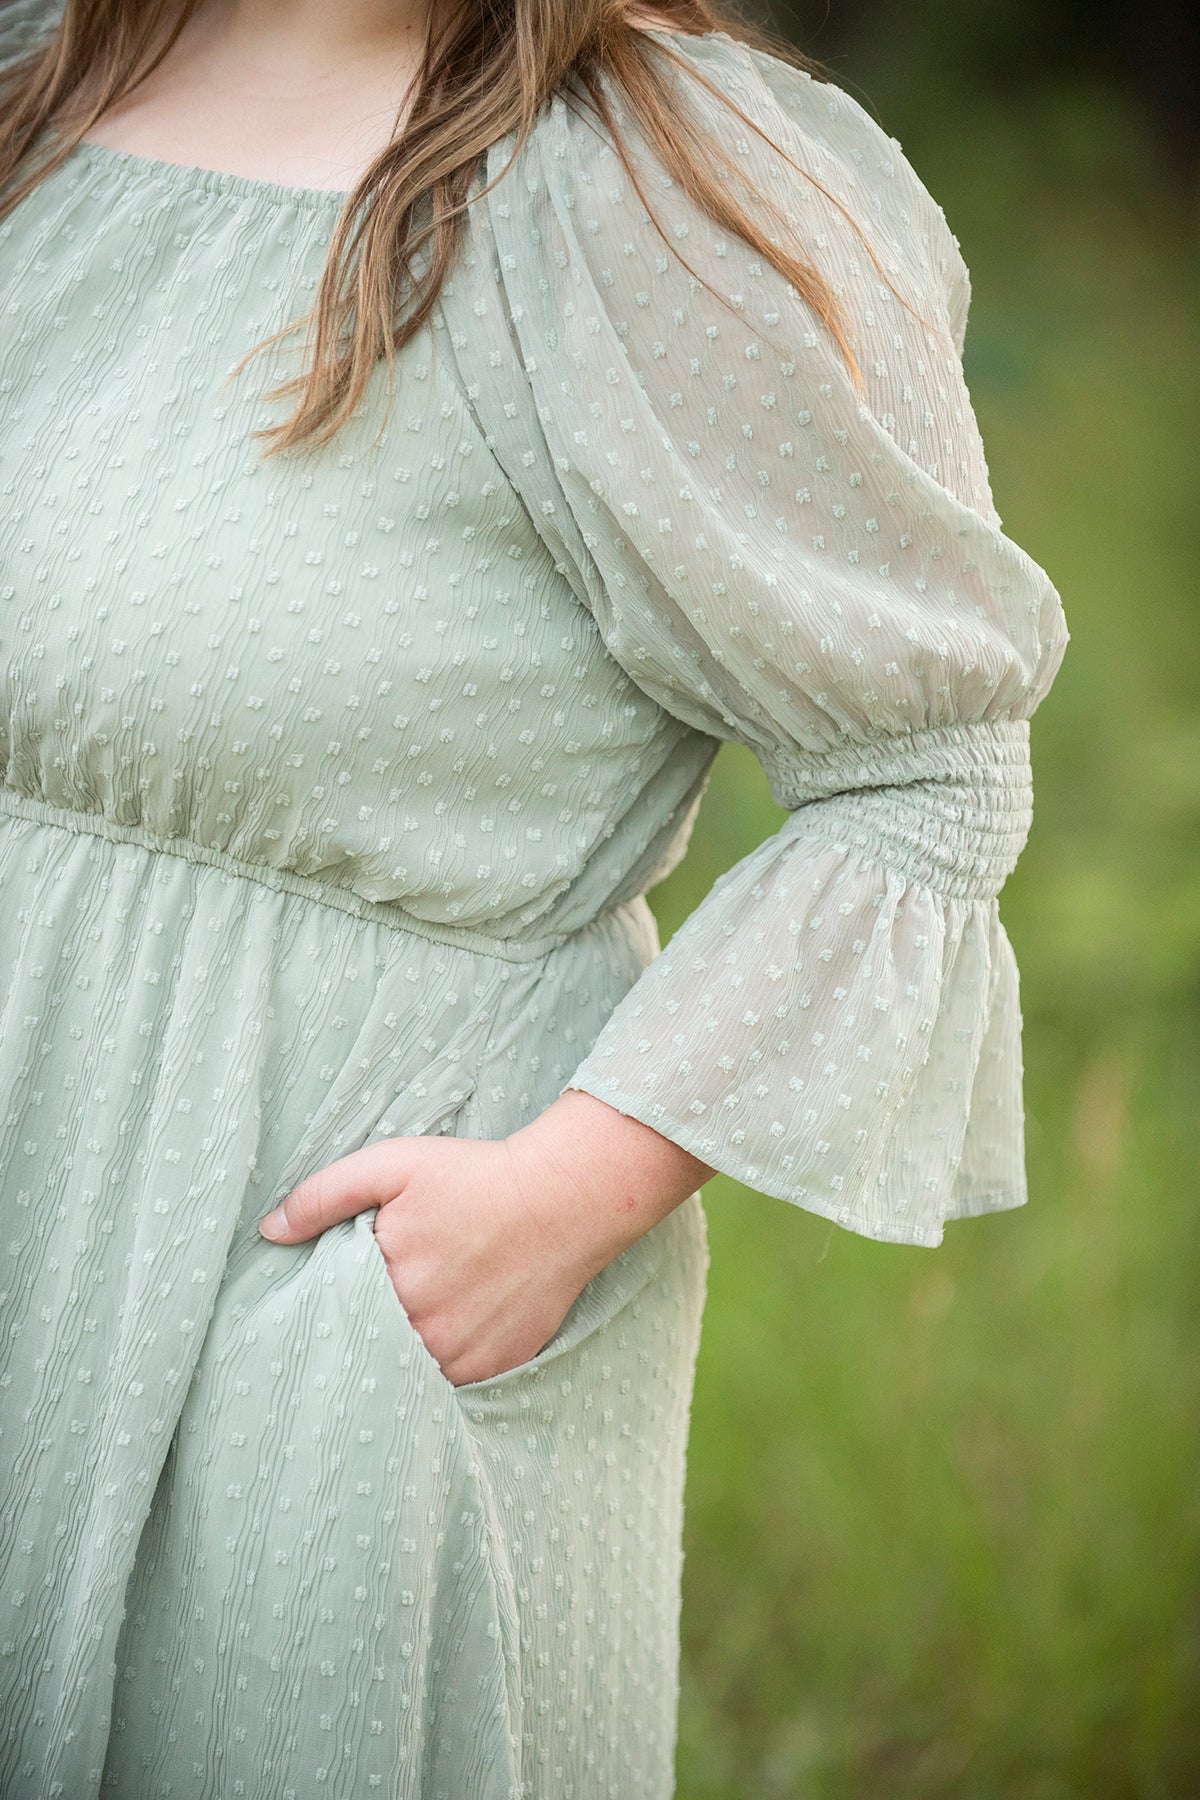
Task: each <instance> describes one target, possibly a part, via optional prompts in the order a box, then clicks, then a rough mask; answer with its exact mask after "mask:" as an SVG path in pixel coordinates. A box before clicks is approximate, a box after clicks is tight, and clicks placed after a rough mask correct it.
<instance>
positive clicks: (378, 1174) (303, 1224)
mask: <svg viewBox="0 0 1200 1800" xmlns="http://www.w3.org/2000/svg"><path fill="white" fill-rule="evenodd" d="M403 1141H404V1140H403V1139H402V1138H381V1139H380V1141H379V1142H378V1143H376V1144H364V1146H363V1148H362V1149H361V1150H352V1151H351V1152H350V1154H349V1156H342V1157H339V1158H338V1160H337V1161H336V1162H331V1163H328V1164H327V1165H326V1166H325V1168H323V1169H317V1170H315V1171H314V1173H313V1174H311V1175H306V1176H305V1178H304V1180H303V1181H302V1182H300V1183H299V1185H298V1186H297V1187H294V1188H293V1189H292V1191H291V1193H290V1194H288V1195H287V1197H286V1198H285V1199H284V1200H282V1201H280V1203H279V1205H278V1206H277V1207H276V1208H275V1210H274V1211H273V1212H269V1213H268V1214H267V1215H266V1217H265V1218H263V1219H260V1220H259V1224H258V1229H259V1231H260V1232H261V1233H262V1235H263V1236H264V1237H267V1238H270V1239H271V1241H272V1242H273V1243H276V1244H299V1243H303V1242H304V1240H305V1239H306V1238H311V1237H316V1236H318V1235H319V1233H321V1232H322V1231H328V1229H329V1227H330V1226H331V1225H337V1224H339V1223H340V1222H341V1220H343V1219H352V1218H353V1217H354V1215H355V1213H360V1212H365V1211H366V1209H367V1207H368V1206H383V1205H384V1204H385V1203H386V1202H387V1201H388V1200H394V1199H395V1198H396V1195H397V1194H398V1193H399V1192H400V1190H401V1188H402V1187H403V1186H404V1168H403V1152H402V1151H401V1150H400V1148H399V1146H400V1145H401V1144H402V1143H403Z"/></svg>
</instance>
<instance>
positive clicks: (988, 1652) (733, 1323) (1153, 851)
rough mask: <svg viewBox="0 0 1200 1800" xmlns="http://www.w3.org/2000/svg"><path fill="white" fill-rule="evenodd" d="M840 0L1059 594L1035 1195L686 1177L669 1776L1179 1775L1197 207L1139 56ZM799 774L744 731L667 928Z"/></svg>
mask: <svg viewBox="0 0 1200 1800" xmlns="http://www.w3.org/2000/svg"><path fill="white" fill-rule="evenodd" d="M846 10H847V14H848V15H849V16H850V18H851V19H852V20H853V22H854V28H855V31H856V32H858V33H859V36H858V38H857V40H856V41H857V44H858V46H859V48H858V50H857V51H856V54H855V58H854V61H853V63H852V64H851V65H850V68H852V70H853V72H854V74H855V77H856V79H855V80H851V79H850V69H848V68H847V67H838V68H836V69H834V70H833V73H834V75H835V78H836V79H838V80H839V81H840V82H841V83H842V84H843V85H844V86H847V87H848V88H849V89H850V91H852V92H854V93H855V94H856V97H857V98H859V99H860V100H862V101H863V103H864V104H867V105H868V106H869V108H871V110H873V111H874V112H875V113H876V116H878V117H880V118H881V120H882V121H883V123H884V124H885V126H886V128H887V129H888V130H889V131H890V132H891V133H892V134H893V135H895V136H896V137H897V138H898V139H899V140H900V142H901V143H902V144H903V146H904V148H905V151H906V153H907V154H908V155H909V157H910V159H911V160H912V161H913V163H914V164H915V165H916V167H917V169H918V171H919V172H920V174H921V175H922V177H923V179H924V180H925V181H926V183H927V185H928V186H929V187H930V188H931V190H932V191H933V192H934V193H935V194H936V196H937V198H938V199H939V201H940V202H941V203H942V205H943V206H944V208H945V210H946V213H947V215H948V217H949V219H950V221H951V224H952V225H953V226H954V229H955V230H956V232H957V234H958V236H959V238H960V240H961V242H962V245H963V250H964V253H965V255H966V258H967V261H968V263H969V264H970V266H971V269H972V274H973V278H974V291H975V298H974V302H973V307H972V315H971V324H970V329H969V332H968V350H967V373H968V378H969V380H970V383H971V388H972V393H973V396H974V399H975V403H976V407H977V410H978V412H979V416H980V421H981V425H982V428H983V433H984V439H985V442H986V444H987V446H988V453H989V462H990V466H991V472H992V480H993V487H994V490H995V495H996V500H997V504H998V506H999V508H1000V511H1001V514H1002V516H1003V518H1004V522H1005V527H1006V529H1007V531H1008V532H1009V534H1010V535H1011V536H1012V537H1014V538H1015V539H1016V540H1017V542H1019V543H1020V544H1022V545H1023V546H1024V547H1025V548H1026V549H1027V550H1028V551H1029V552H1030V553H1031V554H1032V555H1033V556H1035V557H1036V558H1037V559H1038V561H1039V562H1041V563H1042V564H1043V566H1044V567H1045V568H1046V569H1047V570H1048V571H1049V572H1050V574H1051V576H1052V578H1053V579H1054V581H1055V582H1056V585H1057V586H1058V587H1059V589H1060V591H1061V593H1062V595H1063V601H1064V605H1065V607H1066V612H1067V619H1068V623H1069V625H1070V628H1071V633H1072V639H1071V643H1070V645H1069V646H1068V649H1067V654H1066V660H1065V662H1064V664H1063V668H1062V670H1061V672H1060V675H1059V677H1058V680H1057V682H1056V684H1055V687H1054V689H1053V691H1052V692H1051V694H1050V696H1049V698H1048V699H1047V700H1046V701H1045V703H1044V704H1043V706H1042V707H1041V709H1040V710H1039V711H1038V713H1037V714H1036V715H1035V717H1034V720H1033V726H1032V733H1033V757H1034V775H1035V791H1036V800H1035V819H1034V826H1033V831H1032V834H1031V837H1030V840H1029V844H1028V846H1027V848H1026V850H1025V853H1024V855H1023V857H1022V859H1021V862H1020V864H1019V866H1018V868H1017V870H1016V871H1015V873H1014V874H1013V875H1012V877H1011V878H1010V880H1009V881H1008V883H1007V884H1006V886H1005V889H1004V892H1003V895H1002V897H1001V903H1000V906H1001V917H1002V918H1003V920H1004V922H1005V925H1006V927H1007V930H1008V933H1009V936H1010V938H1011V939H1012V942H1013V945H1014V948H1015V950H1016V953H1017V958H1018V961H1019V963H1020V967H1021V972H1022V1006H1023V1012H1024V1017H1025V1064H1026V1074H1025V1087H1026V1110H1027V1122H1026V1143H1027V1162H1028V1169H1029V1180H1030V1190H1031V1204H1030V1206H1029V1207H1028V1208H1026V1209H1025V1210H1024V1211H1020V1212H1016V1213H1010V1214H1004V1215H999V1216H996V1217H994V1218H991V1219H982V1220H972V1221H963V1222H962V1223H959V1224H956V1225H952V1226H950V1227H949V1229H948V1231H947V1236H946V1241H945V1243H944V1244H943V1245H942V1246H941V1247H940V1248H939V1249H937V1250H909V1249H906V1248H902V1247H898V1246H891V1245H879V1244H873V1243H869V1242H867V1241H866V1240H864V1239H861V1238H858V1237H855V1236H853V1235H852V1234H850V1233H847V1232H844V1231H841V1230H839V1229H837V1228H836V1227H832V1226H829V1225H827V1224H825V1223H823V1222H822V1221H820V1220H818V1219H816V1218H814V1217H812V1216H811V1215H808V1214H805V1213H803V1212H801V1211H799V1210H798V1209H794V1208H791V1207H788V1206H787V1205H785V1204H784V1203H783V1202H780V1201H776V1200H772V1199H769V1198H767V1197H764V1196H762V1195H759V1194H755V1193H752V1192H748V1191H746V1190H744V1189H740V1188H738V1187H736V1186H735V1185H734V1184H733V1183H731V1182H728V1181H725V1180H716V1181H714V1182H713V1183H711V1184H710V1186H709V1187H708V1188H707V1189H706V1194H705V1202H706V1209H707V1212H708V1216H709V1231H710V1240H711V1244H712V1259H713V1260H712V1269H711V1272H710V1283H709V1296H710V1297H709V1305H708V1311H707V1315H706V1322H705V1332H704V1340H703V1344H702V1348H701V1357H700V1367H699V1370H698V1378H697V1388H696V1398H695V1404H694V1409H693V1433H692V1447H691V1457H690V1465H689V1485H688V1515H687V1527H686V1536H685V1547H686V1551H687V1556H686V1562H685V1576H684V1616H683V1635H684V1692H683V1706H682V1714H681V1735H680V1748H679V1788H678V1800H1195V1797H1196V1796H1198V1795H1200V1482H1198V1481H1197V1478H1196V1468H1195V1465H1196V1445H1197V1442H1198V1427H1200V1231H1198V1230H1197V1220H1196V1213H1197V1199H1198V1198H1200V1195H1198V1191H1197V1190H1198V1187H1200V1177H1198V1173H1197V1170H1198V1159H1197V1148H1198V1141H1200V1134H1198V1131H1197V1112H1198V1108H1197V1097H1198V1094H1200V618H1198V617H1197V612H1196V583H1195V573H1194V572H1195V569H1196V566H1197V549H1198V548H1200V546H1198V545H1197V542H1196V538H1197V524H1196V504H1195V494H1194V490H1195V471H1194V462H1195V455H1194V449H1193V443H1194V434H1195V419H1196V416H1197V402H1198V399H1200V395H1198V393H1197V388H1198V387H1200V377H1198V371H1197V358H1196V337H1195V333H1196V322H1197V310H1198V309H1197V305H1196V288H1197V282H1196V276H1197V269H1196V245H1195V240H1194V235H1193V231H1192V222H1191V220H1190V219H1189V218H1188V217H1187V216H1186V211H1187V209H1186V203H1185V201H1184V200H1183V199H1182V198H1181V193H1180V187H1179V182H1178V173H1179V171H1178V168H1177V167H1176V166H1175V165H1174V164H1173V163H1172V159H1171V151H1170V148H1169V143H1168V139H1167V137H1166V136H1165V135H1164V134H1163V133H1162V132H1161V131H1160V130H1159V129H1158V128H1157V127H1156V125H1155V124H1154V122H1153V120H1152V119H1151V117H1150V114H1149V112H1148V110H1147V108H1146V106H1145V105H1144V104H1143V100H1142V97H1141V96H1140V95H1139V94H1138V93H1137V92H1134V91H1128V90H1126V89H1125V88H1122V87H1121V86H1120V85H1117V84H1115V83H1111V82H1108V81H1106V80H1104V79H1102V78H1101V77H1100V76H1099V75H1098V74H1087V73H1083V74H1081V73H1080V72H1079V71H1078V70H1076V69H1070V70H1067V71H1063V72H1060V76H1061V78H1060V79H1058V80H1055V79H1052V78H1051V75H1050V73H1047V74H1046V75H1045V77H1044V78H1043V79H1040V80H1039V81H1037V82H1035V83H1031V84H1029V86H1028V88H1027V89H1017V90H1013V89H1011V88H1010V89H1009V90H1008V91H1004V90H1003V89H1002V88H1001V87H996V86H994V85H993V84H991V83H990V82H989V81H988V80H986V79H984V78H982V77H981V78H980V79H979V80H978V81H973V80H972V69H973V65H972V64H971V62H970V58H969V56H968V55H967V51H966V49H965V48H964V47H963V46H964V45H965V44H966V41H967V39H968V38H969V37H970V36H971V33H972V32H974V31H977V30H978V29H979V28H980V26H979V20H978V19H977V18H973V19H967V18H966V15H963V16H962V17H961V18H960V17H959V15H955V18H956V19H957V20H958V24H959V26H960V27H961V31H960V35H959V38H958V40H957V42H958V44H959V49H958V50H957V51H956V52H955V53H954V54H956V55H958V56H959V57H960V58H962V59H965V60H962V61H961V62H960V66H959V69H958V76H957V79H952V78H951V76H952V73H953V68H952V65H953V60H954V58H953V55H952V54H951V52H950V50H949V49H948V48H947V45H946V44H945V42H944V41H942V40H941V39H940V38H939V36H938V34H939V33H940V32H941V30H942V28H943V25H944V24H945V23H946V20H947V19H948V18H949V14H948V13H947V14H946V15H945V17H944V16H943V13H942V10H941V9H940V8H939V7H937V6H934V5H930V6H927V7H924V8H922V7H921V6H919V5H917V3H916V0H897V3H896V4H895V5H894V6H893V7H890V8H889V9H888V13H887V17H888V19H889V20H892V21H894V22H895V23H896V25H897V27H898V28H897V30H896V31H895V32H894V33H893V32H891V31H887V32H883V31H881V30H879V29H878V20H879V16H880V13H879V9H878V8H873V7H871V6H869V5H867V4H865V3H860V4H856V5H854V6H848V7H847V9H846ZM987 11H988V12H989V14H994V12H995V7H993V6H991V5H990V4H989V8H988V9H987ZM835 14H836V0H835ZM871 17H874V18H875V20H876V25H877V31H876V36H875V37H874V38H872V37H871V36H870V33H869V31H868V30H867V24H868V23H869V20H870V18H871ZM922 19H923V20H924V31H923V33H922V32H917V34H916V36H915V37H914V32H915V31H916V28H917V26H919V25H920V22H921V20H922ZM947 29H949V27H947ZM851 35H852V34H851ZM803 41H804V42H805V47H815V49H816V52H817V54H818V55H821V56H823V57H824V56H827V51H826V49H825V47H824V45H823V43H822V42H821V41H820V40H819V39H818V41H817V42H816V44H815V46H814V45H813V43H812V41H811V39H809V38H807V37H806V38H805V39H804V40H803ZM894 46H895V47H894ZM926 76H927V85H926V87H925V88H924V89H923V87H922V81H923V79H924V78H925V77H926ZM781 817H782V815H781V814H780V813H779V812H778V811H777V809H776V808H775V807H774V806H773V804H772V802H771V800H770V798H769V796H768V795H767V792H766V788H765V783H764V781H763V778H762V775H761V771H760V770H759V768H758V765H757V764H756V763H755V762H754V760H753V759H752V758H751V757H750V756H749V755H748V754H746V753H743V752H741V751H739V750H737V749H732V748H729V749H725V750H723V751H722V752H721V755H720V757H719V758H718V761H717V766H716V772H715V774H714V778H713V782H712V785H711V787H710V789H709V792H708V795H707V797H706V799H705V802H704V805H703V807H702V809H701V814H700V818H699V821H698V823H697V826H696V831H695V834H694V837H693V842H692V848H691V850H690V851H689V854H688V857H687V859H686V861H685V863H684V865H683V866H682V868H681V869H680V870H678V871H677V872H676V873H675V874H674V875H673V876H672V877H671V878H670V880H669V881H667V882H665V883H663V884H662V886H660V887H659V888H658V889H656V890H655V892H654V894H653V896H652V899H653V903H654V905H655V909H656V911H657V913H658V916H659V920H660V925H661V927H662V931H663V935H664V937H665V936H666V935H668V934H669V932H670V931H671V930H672V929H673V928H674V926H675V925H676V924H678V922H679V921H680V920H681V919H682V918H683V917H684V916H685V915H686V913H687V912H688V911H689V910H690V908H691V907H692V906H694V905H695V904H696V902H697V901H698V899H699V898H700V897H701V895H702V894H703V893H704V892H705V891H706V889H707V887H708V886H709V884H710V883H711V881H712V880H713V879H714V877H715V876H716V874H718V873H719V872H720V871H721V870H722V869H723V868H725V867H727V866H728V865H729V864H730V863H731V862H733V861H734V860H735V859H736V858H737V857H739V856H741V855H743V854H744V853H745V852H746V851H747V850H748V849H750V848H751V847H752V845H753V844H755V843H756V842H758V841H759V840H760V839H761V838H762V837H763V836H765V835H766V834H767V833H768V832H769V831H771V830H773V829H774V828H775V826H776V824H777V823H778V821H779V820H780V818H781Z"/></svg>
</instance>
